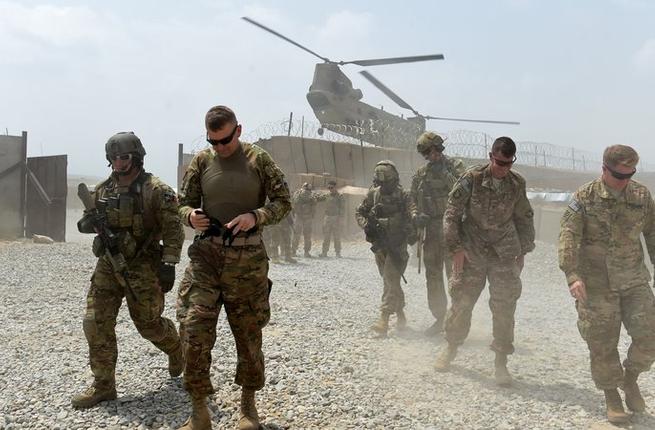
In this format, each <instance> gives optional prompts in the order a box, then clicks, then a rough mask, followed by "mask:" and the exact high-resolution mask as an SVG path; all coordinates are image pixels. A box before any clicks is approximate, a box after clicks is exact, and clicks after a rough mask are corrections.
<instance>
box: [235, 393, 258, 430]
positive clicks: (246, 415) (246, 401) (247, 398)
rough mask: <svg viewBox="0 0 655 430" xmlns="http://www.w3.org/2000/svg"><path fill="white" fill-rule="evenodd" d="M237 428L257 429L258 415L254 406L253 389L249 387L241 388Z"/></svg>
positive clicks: (244, 429) (242, 429)
mask: <svg viewBox="0 0 655 430" xmlns="http://www.w3.org/2000/svg"><path fill="white" fill-rule="evenodd" d="M238 428H239V430H258V429H259V415H257V407H256V406H255V390H252V389H250V388H242V389H241V418H239V427H238Z"/></svg>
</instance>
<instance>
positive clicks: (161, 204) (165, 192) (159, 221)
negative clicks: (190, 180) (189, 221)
mask: <svg viewBox="0 0 655 430" xmlns="http://www.w3.org/2000/svg"><path fill="white" fill-rule="evenodd" d="M92 197H93V199H94V200H95V202H96V204H97V202H98V200H99V199H106V200H107V202H108V203H107V225H108V227H110V228H111V229H112V230H113V231H114V232H116V233H117V235H118V240H119V248H120V250H121V252H122V253H123V255H124V256H125V258H127V259H128V260H129V259H130V258H132V257H134V256H135V254H136V253H138V252H139V250H140V249H141V248H142V247H144V246H146V247H148V249H152V248H155V247H158V246H159V245H158V244H159V241H160V240H161V241H162V242H163V245H164V246H163V249H162V260H163V261H166V262H171V263H177V262H179V261H180V253H181V251H182V245H183V244H184V230H183V229H182V223H181V222H180V216H179V215H178V212H177V196H176V195H175V191H173V189H172V188H171V187H169V186H168V185H166V184H165V183H164V182H162V181H161V180H160V179H159V178H157V177H155V176H152V175H151V174H150V173H146V172H141V174H140V175H139V176H138V177H137V178H136V179H135V180H134V182H132V184H131V185H130V186H129V187H119V186H118V183H117V181H116V178H115V177H114V176H113V175H112V176H110V177H109V178H108V179H106V180H105V181H104V182H101V183H100V184H98V185H97V186H96V187H95V191H94V192H93V193H92ZM146 241H149V243H146ZM144 251H146V250H145V249H144Z"/></svg>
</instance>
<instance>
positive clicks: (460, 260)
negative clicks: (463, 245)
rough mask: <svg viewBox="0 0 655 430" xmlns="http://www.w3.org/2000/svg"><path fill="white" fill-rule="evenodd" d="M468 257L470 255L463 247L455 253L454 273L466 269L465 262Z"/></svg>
mask: <svg viewBox="0 0 655 430" xmlns="http://www.w3.org/2000/svg"><path fill="white" fill-rule="evenodd" d="M468 259H469V256H468V254H467V253H466V251H464V250H463V249H462V250H461V251H457V252H456V253H455V254H454V255H453V272H454V273H462V270H464V263H465V262H466V260H468Z"/></svg>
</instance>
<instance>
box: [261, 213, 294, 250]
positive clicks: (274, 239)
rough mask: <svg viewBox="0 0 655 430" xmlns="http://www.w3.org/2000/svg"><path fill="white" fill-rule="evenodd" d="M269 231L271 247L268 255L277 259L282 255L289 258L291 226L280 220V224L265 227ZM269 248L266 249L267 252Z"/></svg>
mask: <svg viewBox="0 0 655 430" xmlns="http://www.w3.org/2000/svg"><path fill="white" fill-rule="evenodd" d="M266 228H267V229H270V234H271V242H270V243H271V246H270V251H269V255H270V256H271V257H272V258H277V257H278V256H280V255H282V257H290V256H291V226H290V225H288V224H287V222H286V221H285V220H282V222H281V223H280V224H276V225H273V226H269V227H266ZM268 249H269V248H267V251H268Z"/></svg>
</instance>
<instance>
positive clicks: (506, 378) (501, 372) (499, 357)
mask: <svg viewBox="0 0 655 430" xmlns="http://www.w3.org/2000/svg"><path fill="white" fill-rule="evenodd" d="M494 367H495V368H496V371H495V373H494V375H495V378H496V385H499V386H501V387H510V386H511V385H512V375H510V374H509V371H508V370H507V354H503V353H502V352H496V360H495V361H494Z"/></svg>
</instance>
